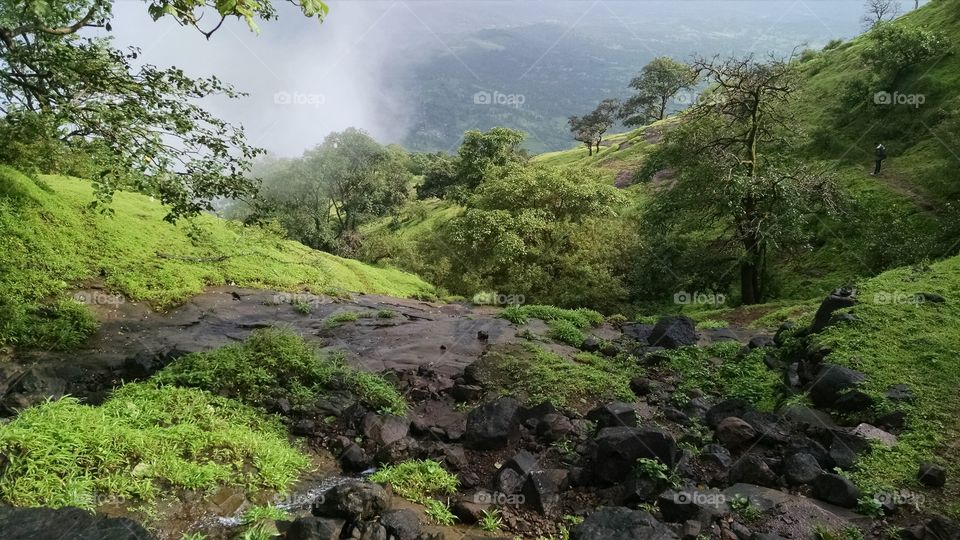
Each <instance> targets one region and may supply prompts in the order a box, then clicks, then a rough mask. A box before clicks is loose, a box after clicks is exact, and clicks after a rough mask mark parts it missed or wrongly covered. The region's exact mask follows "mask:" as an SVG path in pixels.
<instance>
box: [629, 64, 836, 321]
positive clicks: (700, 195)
mask: <svg viewBox="0 0 960 540" xmlns="http://www.w3.org/2000/svg"><path fill="white" fill-rule="evenodd" d="M694 68H695V69H696V70H698V72H699V73H701V74H702V75H704V76H706V78H707V79H708V80H709V81H710V83H711V84H712V86H713V87H714V88H715V90H714V92H715V99H712V100H710V101H708V102H703V103H700V104H698V105H696V106H694V107H693V108H692V109H691V110H690V114H689V115H688V116H687V118H686V119H685V121H684V123H683V124H682V125H681V126H680V127H678V128H677V129H675V130H674V131H672V132H671V133H669V134H668V135H667V136H666V138H665V140H664V144H663V145H662V146H661V150H660V151H659V153H660V155H659V157H658V159H659V160H660V161H661V162H662V163H665V164H667V165H668V166H669V167H671V168H673V169H674V171H675V173H676V175H677V181H676V182H675V184H674V185H673V187H671V188H669V189H667V190H664V191H663V192H661V194H660V195H659V196H658V197H657V199H656V201H655V203H654V204H653V205H652V206H651V208H650V209H649V210H648V213H647V216H646V217H647V220H648V221H649V223H650V224H651V226H652V227H654V228H655V229H660V230H665V231H673V232H675V233H676V232H686V233H688V234H692V233H693V232H696V234H705V233H706V234H717V233H718V231H719V234H720V235H721V238H720V241H721V242H723V243H724V244H725V245H728V246H730V248H731V249H732V250H733V252H734V253H735V255H736V258H737V260H738V265H739V268H740V293H741V299H742V301H743V302H744V303H746V304H753V303H757V302H760V301H762V300H763V299H764V297H765V295H766V292H767V290H768V287H767V283H766V275H767V272H766V264H767V259H768V256H769V253H770V251H771V250H772V249H775V248H777V247H780V246H782V245H785V244H789V243H792V242H793V241H795V240H796V239H797V238H798V237H799V236H801V235H802V231H803V230H804V227H803V226H804V224H805V220H806V219H807V218H808V216H809V215H810V213H811V212H813V211H814V210H815V209H820V210H828V211H833V210H835V209H836V207H837V200H838V197H837V196H836V195H835V193H836V190H835V188H834V183H833V181H832V178H831V177H830V176H829V175H826V174H820V173H818V172H817V171H815V170H812V169H810V168H807V167H802V166H799V165H797V164H795V163H792V162H790V161H789V160H786V159H783V158H776V157H775V156H776V155H778V154H780V155H789V153H790V150H791V149H793V148H794V147H795V145H796V144H797V143H796V142H795V139H794V138H793V137H788V136H787V135H789V134H790V132H791V128H792V126H793V125H795V122H794V120H793V118H792V117H791V116H790V114H789V113H788V111H789V108H788V107H787V106H786V105H787V104H788V103H789V101H790V99H791V96H792V95H793V93H794V89H795V87H796V83H795V75H794V72H793V70H792V67H791V65H790V63H788V62H784V61H779V60H773V59H771V60H769V61H766V62H759V61H756V60H755V59H754V58H753V57H752V56H748V57H746V58H740V59H738V58H733V59H729V60H724V61H720V60H717V59H713V60H703V59H701V60H698V61H697V62H696V63H695V64H694Z"/></svg>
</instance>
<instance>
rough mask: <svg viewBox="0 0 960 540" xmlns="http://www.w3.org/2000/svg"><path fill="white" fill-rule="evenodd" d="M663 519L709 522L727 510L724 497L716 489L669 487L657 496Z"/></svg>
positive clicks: (671, 521)
mask: <svg viewBox="0 0 960 540" xmlns="http://www.w3.org/2000/svg"><path fill="white" fill-rule="evenodd" d="M657 506H658V507H659V508H660V513H661V514H662V515H663V519H664V521H667V522H669V523H683V522H685V521H688V520H696V521H699V522H701V523H709V522H710V521H712V520H713V518H714V517H716V516H719V515H722V514H723V513H724V512H726V511H728V508H727V504H726V502H725V497H724V496H723V495H722V494H721V493H720V492H719V491H718V490H708V491H704V490H699V489H669V490H667V491H664V492H663V493H661V494H660V496H659V497H657Z"/></svg>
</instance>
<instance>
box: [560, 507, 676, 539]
mask: <svg viewBox="0 0 960 540" xmlns="http://www.w3.org/2000/svg"><path fill="white" fill-rule="evenodd" d="M570 538H571V540H600V539H603V540H636V539H640V538H642V539H644V540H675V539H676V538H677V535H676V534H674V532H673V531H671V530H670V529H669V528H668V527H667V526H666V525H664V524H663V523H660V522H659V521H657V520H656V519H654V517H653V516H651V515H650V514H649V513H647V512H643V511H640V510H631V509H629V508H623V507H607V508H601V509H600V510H597V511H596V512H593V513H592V514H590V515H588V516H587V517H586V519H584V520H583V523H581V524H580V525H577V526H576V527H574V528H573V529H572V530H571V531H570Z"/></svg>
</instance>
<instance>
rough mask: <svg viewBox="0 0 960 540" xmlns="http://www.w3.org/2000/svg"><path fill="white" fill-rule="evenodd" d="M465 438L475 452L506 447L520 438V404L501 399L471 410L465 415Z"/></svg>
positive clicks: (514, 400) (512, 399) (510, 399)
mask: <svg viewBox="0 0 960 540" xmlns="http://www.w3.org/2000/svg"><path fill="white" fill-rule="evenodd" d="M465 437H466V443H467V446H468V447H469V448H473V449H475V450H496V449H499V448H505V447H507V446H508V445H509V444H510V443H511V442H513V441H515V440H517V439H518V438H519V437H520V402H518V401H517V400H516V399H514V398H512V397H502V398H499V399H497V400H495V401H491V402H488V403H484V404H482V405H480V406H479V407H477V408H475V409H473V410H472V411H470V414H468V415H467V430H466V433H465Z"/></svg>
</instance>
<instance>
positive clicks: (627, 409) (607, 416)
mask: <svg viewBox="0 0 960 540" xmlns="http://www.w3.org/2000/svg"><path fill="white" fill-rule="evenodd" d="M587 420H590V421H592V422H596V423H597V428H599V429H603V428H607V427H619V426H629V427H636V425H637V410H636V408H634V406H633V405H632V404H630V403H624V402H622V401H614V402H611V403H607V404H606V405H601V406H599V407H597V408H596V409H593V410H592V411H590V412H589V413H587Z"/></svg>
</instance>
